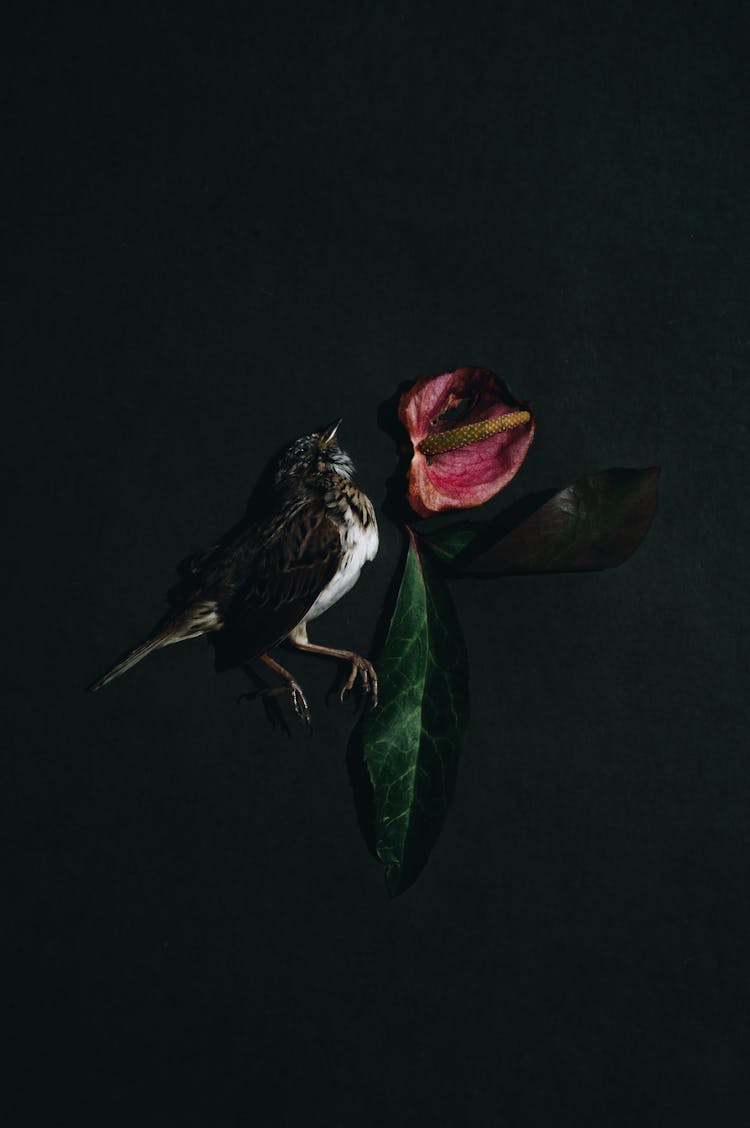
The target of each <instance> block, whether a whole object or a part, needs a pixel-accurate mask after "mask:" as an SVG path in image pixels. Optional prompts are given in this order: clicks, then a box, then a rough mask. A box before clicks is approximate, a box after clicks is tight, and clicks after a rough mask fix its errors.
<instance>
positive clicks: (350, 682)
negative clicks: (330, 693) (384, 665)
mask: <svg viewBox="0 0 750 1128" xmlns="http://www.w3.org/2000/svg"><path fill="white" fill-rule="evenodd" d="M358 677H359V678H361V679H362V689H363V690H364V692H365V693H369V694H370V701H371V704H372V707H373V709H374V708H375V706H376V705H377V703H378V675H377V674H376V673H375V667H374V666H373V664H372V663H371V662H368V661H367V659H366V658H363V657H362V656H361V655H359V654H355V656H354V657H353V658H352V668H351V672H350V674H349V677H348V678H347V679H346V684H345V685H344V688H343V689H342V690H341V698H340V700H341V701H342V702H343V700H344V698H345V697H346V695H347V693H350V692H351V690H352V689H353V688H354V684H355V682H356V681H357V678H358Z"/></svg>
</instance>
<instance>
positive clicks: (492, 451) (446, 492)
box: [398, 367, 535, 517]
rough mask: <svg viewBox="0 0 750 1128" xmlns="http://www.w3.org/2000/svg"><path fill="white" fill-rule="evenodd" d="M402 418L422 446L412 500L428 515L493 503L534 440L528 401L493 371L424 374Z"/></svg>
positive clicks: (413, 467) (413, 471)
mask: <svg viewBox="0 0 750 1128" xmlns="http://www.w3.org/2000/svg"><path fill="white" fill-rule="evenodd" d="M398 415H399V419H400V420H401V422H402V423H403V425H404V427H406V429H407V431H408V432H409V438H410V439H411V442H412V446H413V447H414V454H413V456H412V460H411V464H410V466H409V493H408V499H409V504H410V505H411V507H412V509H413V510H414V511H415V512H416V513H418V514H419V516H420V517H430V516H431V515H432V514H434V513H443V512H445V510H448V509H472V508H473V507H474V506H477V505H483V504H484V502H485V501H489V499H490V498H491V497H494V496H495V494H496V493H498V491H499V490H501V489H502V488H503V486H507V484H508V482H509V481H510V480H511V478H513V477H514V476H515V474H516V473H517V471H518V470H519V468H520V466H521V463H522V462H523V460H524V458H525V457H526V452H527V451H528V449H529V447H530V446H531V441H532V439H533V438H534V425H535V421H534V416H533V415H532V413H531V412H530V411H529V408H528V404H525V403H522V402H521V401H520V400H517V399H516V398H515V396H514V395H513V394H512V393H511V391H510V389H509V388H508V385H507V384H506V383H505V381H504V380H501V379H500V377H499V376H496V375H495V374H494V372H490V371H489V370H488V369H486V368H472V367H466V368H457V369H455V371H453V372H443V373H442V374H441V375H439V376H421V377H420V378H419V379H418V380H416V381H415V382H414V384H412V386H411V387H410V388H409V389H408V390H407V391H406V392H404V394H403V395H402V396H401V400H400V402H399V408H398Z"/></svg>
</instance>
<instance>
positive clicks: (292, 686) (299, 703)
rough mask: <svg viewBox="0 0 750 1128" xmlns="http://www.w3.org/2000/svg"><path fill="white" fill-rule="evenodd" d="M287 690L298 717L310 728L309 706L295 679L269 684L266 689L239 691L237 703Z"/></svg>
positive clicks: (310, 715)
mask: <svg viewBox="0 0 750 1128" xmlns="http://www.w3.org/2000/svg"><path fill="white" fill-rule="evenodd" d="M287 692H289V693H290V694H291V696H292V705H293V707H294V711H295V713H296V714H297V716H298V717H299V719H300V720H301V721H303V722H304V723H305V724H306V725H307V727H308V728H312V714H311V713H310V706H309V705H308V703H307V698H306V697H305V695H304V693H303V692H302V687H301V686H300V685H299V683H298V682H296V681H290V682H289V683H288V684H287V685H278V686H269V687H268V688H267V689H255V690H253V691H252V692H250V693H241V694H240V695H239V697H238V698H237V704H238V705H239V703H240V702H241V701H254V700H255V698H256V697H263V698H268V697H276V696H277V694H279V693H287Z"/></svg>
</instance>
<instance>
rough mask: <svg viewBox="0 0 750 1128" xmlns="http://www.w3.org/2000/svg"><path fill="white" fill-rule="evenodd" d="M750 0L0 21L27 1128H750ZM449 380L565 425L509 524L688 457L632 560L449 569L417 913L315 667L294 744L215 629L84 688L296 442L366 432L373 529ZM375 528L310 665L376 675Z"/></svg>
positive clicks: (7, 493)
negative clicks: (747, 515) (468, 701)
mask: <svg viewBox="0 0 750 1128" xmlns="http://www.w3.org/2000/svg"><path fill="white" fill-rule="evenodd" d="M744 9H745V6H744V5H740V4H735V5H724V6H722V5H707V4H706V5H703V4H701V5H698V4H688V3H684V4H669V3H662V4H656V5H654V6H653V9H652V10H649V9H647V8H646V7H645V6H644V7H643V9H641V8H638V7H637V6H636V5H633V4H630V3H612V4H604V5H600V4H597V5H594V4H581V5H574V4H567V3H559V4H555V5H549V6H546V5H541V4H538V3H537V4H535V3H520V2H510V3H501V4H498V5H489V4H488V5H485V6H483V7H480V8H478V9H475V10H472V11H470V10H468V9H467V8H465V7H464V6H462V5H455V6H453V7H449V6H447V5H441V6H439V7H436V6H430V5H421V4H416V3H403V4H399V5H394V6H386V7H382V6H372V7H364V6H359V5H350V6H348V7H344V6H341V7H334V6H330V5H328V4H323V5H313V6H312V9H309V8H308V9H307V10H297V9H292V8H290V7H285V6H284V5H276V4H274V5H270V4H269V5H255V6H253V7H252V8H250V7H246V8H245V9H244V12H243V14H241V15H235V16H233V17H230V16H228V15H226V14H221V13H219V12H218V11H216V12H212V11H209V9H208V7H206V9H205V10H204V11H203V13H202V14H190V13H189V12H187V11H185V10H180V9H177V8H174V9H171V10H170V9H167V8H162V9H161V11H160V13H153V12H151V13H148V14H147V12H148V9H146V8H143V9H141V8H139V7H138V6H137V5H136V6H130V5H129V6H127V7H125V6H123V8H122V10H121V14H120V16H119V17H118V18H113V17H108V19H107V20H106V21H104V18H103V15H102V13H101V12H99V14H98V15H97V14H96V13H94V12H93V11H92V13H91V14H90V15H89V16H86V17H84V16H83V15H80V14H75V13H71V12H69V11H68V12H66V11H64V6H60V8H58V9H57V10H56V11H55V12H45V13H44V15H43V16H42V15H41V14H29V15H28V18H27V20H26V23H25V24H24V26H23V27H20V26H17V27H16V28H14V29H11V30H10V31H9V32H8V33H7V34H6V35H5V37H4V38H5V42H4V52H5V54H6V55H7V58H6V60H5V64H4V68H3V74H4V79H3V82H4V86H5V89H6V97H5V99H4V106H5V110H6V111H7V127H8V129H7V132H6V141H5V142H4V145H3V149H4V159H3V164H4V171H3V178H4V180H5V182H6V186H7V187H8V188H9V189H10V190H11V193H10V195H9V196H8V198H7V202H6V204H5V206H4V210H3V220H4V226H5V229H6V233H7V235H8V236H9V240H8V244H7V248H6V250H5V251H4V253H3V258H2V294H1V296H2V301H3V313H4V326H5V328H4V338H3V339H4V347H5V349H6V350H7V351H6V356H7V362H6V363H5V364H4V369H5V376H4V392H3V401H4V411H3V423H4V427H3V431H4V434H3V439H2V449H1V451H0V456H1V457H2V465H3V470H4V476H5V479H6V484H5V485H4V487H3V491H2V492H3V500H4V509H5V517H4V522H3V523H4V527H5V530H6V533H7V535H8V540H7V548H6V552H5V564H6V565H7V566H8V577H7V579H6V580H5V583H4V588H3V591H4V600H5V607H4V612H3V620H4V626H5V646H4V650H5V657H6V659H7V669H6V671H5V673H4V676H3V700H4V705H3V727H4V729H5V735H6V736H7V738H8V744H9V747H10V752H11V755H10V758H9V760H8V762H7V764H8V766H7V768H6V769H5V771H4V775H3V784H2V797H3V802H4V806H5V807H6V811H5V814H4V817H3V822H2V827H3V837H4V840H5V845H4V852H5V855H6V858H8V859H9V860H10V865H11V880H10V883H9V884H6V890H7V892H6V897H5V898H4V899H5V901H6V907H7V913H5V914H4V915H5V916H6V923H7V925H8V926H9V927H6V929H5V931H6V933H8V934H9V936H10V939H11V952H10V956H9V958H8V959H7V961H6V963H5V970H6V972H7V973H8V981H9V985H8V987H7V989H6V992H5V997H6V1006H5V1007H4V1010H5V1012H6V1017H7V1018H8V1020H9V1022H8V1024H9V1030H10V1033H11V1035H12V1041H13V1044H14V1047H15V1050H16V1051H17V1052H16V1053H15V1054H14V1055H13V1057H12V1061H11V1063H10V1066H9V1078H8V1082H7V1086H6V1092H9V1093H10V1097H11V1103H12V1108H13V1111H12V1113H11V1114H10V1119H8V1120H7V1121H6V1122H7V1123H9V1124H14V1125H15V1124H27V1123H29V1124H36V1123H39V1124H55V1125H59V1124H67V1123H76V1124H89V1123H91V1124H94V1123H95V1124H119V1123H121V1122H122V1123H128V1124H132V1123H136V1122H139V1123H144V1124H152V1123H153V1124H180V1125H183V1124H187V1123H197V1124H206V1125H234V1124H240V1123H242V1124H246V1123H254V1122H256V1123H259V1124H274V1125H275V1124H306V1123H310V1124H321V1125H352V1124H362V1125H364V1124H368V1125H369V1124H373V1125H381V1124H387V1123H391V1124H399V1125H400V1124H406V1123H429V1124H434V1125H450V1126H452V1125H463V1124H468V1125H493V1126H494V1125H499V1124H508V1125H549V1124H576V1125H582V1124H586V1125H588V1124H592V1125H602V1124H621V1123H622V1124H635V1123H638V1124H686V1123H691V1124H692V1123H696V1124H705V1123H715V1124H729V1123H740V1122H743V1121H744V1115H746V1113H747V1102H746V1096H747V1084H748V1083H747V1061H748V1051H749V1050H750V1040H749V1039H748V1003H749V1002H750V997H749V995H750V981H749V979H748V963H747V950H748V923H749V921H750V912H749V908H750V906H749V905H748V884H747V878H748V872H747V871H748V846H749V845H750V841H749V839H750V833H749V831H748V823H747V798H748V794H747V793H748V784H749V783H750V762H749V759H748V755H747V749H746V746H745V740H744V739H743V737H744V732H745V729H744V727H743V725H742V717H741V701H742V688H743V682H744V677H743V675H744V671H745V668H746V665H747V652H746V647H745V641H744V640H745V637H746V636H745V635H744V633H743V630H742V626H743V624H742V622H741V619H742V617H743V616H744V614H745V611H744V603H745V592H744V560H743V556H742V553H741V552H740V551H738V547H737V546H738V528H739V523H740V520H741V517H742V516H743V511H744V509H745V504H746V503H745V490H744V486H743V483H744V480H745V477H746V473H747V471H746V457H747V438H748V430H747V420H746V416H745V417H743V416H742V415H741V411H740V402H739V401H740V396H741V394H742V391H743V390H744V388H743V383H744V379H745V372H746V369H747V365H748V357H749V355H750V321H749V320H748V312H749V311H748V292H749V291H748V282H749V281H750V280H749V278H748V256H749V255H750V237H749V236H750V230H749V220H748V188H749V187H750V182H749V178H748V175H747V174H748V151H747V137H748V120H747V118H748V114H747V109H748V66H747V46H748V37H747V19H746V17H745V15H744ZM463 363H478V364H483V365H486V366H488V367H491V368H493V369H495V370H496V371H498V372H500V373H501V374H503V375H504V376H505V377H506V378H507V379H508V380H509V382H510V384H511V387H512V388H513V390H514V391H515V393H516V394H517V395H519V396H521V397H522V398H525V399H526V398H527V399H530V400H532V401H533V403H534V406H535V410H536V412H537V416H538V431H537V436H538V437H537V440H536V442H535V444H534V446H533V448H532V450H531V453H530V455H529V458H528V460H527V463H526V465H525V466H524V468H523V470H522V471H521V474H520V475H519V476H518V478H517V479H516V480H515V481H514V483H513V484H512V485H511V486H510V487H509V489H508V490H507V492H506V494H505V499H507V500H514V499H517V498H519V497H521V496H522V495H523V494H525V493H527V492H531V491H534V490H538V489H543V488H546V487H549V486H555V485H564V484H565V483H567V482H568V481H570V480H572V479H573V478H575V477H577V476H578V475H579V474H580V473H582V472H584V471H588V470H595V469H602V468H604V467H607V466H612V465H631V466H643V465H650V464H653V463H658V464H660V465H661V466H662V467H663V475H662V492H661V503H660V509H659V513H658V516H657V519H656V522H655V524H654V526H653V527H652V530H651V532H650V534H649V536H648V538H647V540H646V542H645V544H644V545H643V547H642V548H641V549H640V550H639V552H638V553H637V554H636V555H635V556H634V557H633V558H632V560H631V561H630V562H629V563H627V564H626V565H625V566H624V567H622V568H621V569H619V570H615V571H613V572H608V573H601V574H596V575H589V576H559V577H550V578H533V577H532V578H526V579H524V578H519V579H513V580H505V581H498V582H496V583H480V582H473V581H472V582H465V583H462V584H459V585H455V586H454V594H455V598H456V601H457V605H458V609H459V613H460V616H461V619H462V622H463V624H464V626H465V631H466V637H467V644H468V648H469V653H470V656H471V661H472V703H473V719H472V724H471V729H470V734H469V738H468V741H467V747H466V755H465V757H464V760H463V763H462V767H461V772H460V776H459V783H458V788H457V793H456V797H455V801H454V806H453V809H452V812H451V815H450V818H449V821H448V823H447V825H446V827H445V830H444V833H443V835H442V837H441V839H440V841H439V843H438V845H437V847H436V849H435V851H434V854H433V857H432V859H431V861H430V863H429V866H428V868H427V869H426V871H425V872H424V874H423V875H422V877H421V879H420V880H419V882H418V883H417V884H416V885H415V886H414V887H413V888H412V889H411V890H410V891H409V892H408V893H406V894H405V895H404V896H403V897H401V898H399V899H396V900H395V901H389V899H388V897H387V895H386V892H385V888H384V882H383V875H382V871H381V870H380V868H379V866H378V865H377V864H376V862H375V861H374V860H373V859H372V858H371V856H370V855H369V854H368V852H367V850H366V847H365V845H364V842H363V840H362V837H361V835H360V831H359V828H358V825H357V819H356V815H355V811H354V806H353V803H352V795H351V785H350V780H349V776H348V772H347V766H346V744H347V739H348V733H349V730H350V728H351V725H352V723H353V719H354V716H355V711H354V706H353V705H352V703H351V702H350V703H348V704H346V705H344V706H343V707H342V706H340V705H339V704H338V702H337V701H336V699H335V697H333V698H332V699H331V701H330V702H329V704H328V705H326V702H325V694H326V692H327V691H328V690H329V689H330V687H331V685H332V683H333V679H334V674H335V671H334V668H333V667H332V666H330V665H329V664H327V663H324V662H320V661H316V660H314V659H308V658H304V657H296V658H295V657H291V658H290V659H289V664H290V666H291V667H292V668H293V669H294V670H295V671H296V672H297V673H298V674H299V676H300V678H301V679H302V681H303V684H304V685H305V687H306V689H307V690H308V692H309V696H310V698H311V702H312V706H313V710H314V715H315V732H314V735H313V736H312V738H309V737H308V736H306V734H305V733H304V731H302V728H301V726H296V725H294V726H292V731H291V736H290V737H285V736H284V735H283V734H282V733H279V732H276V731H274V730H273V729H271V728H270V727H269V726H268V724H267V723H266V721H265V719H264V715H263V710H262V708H261V707H260V705H258V704H257V703H256V704H255V705H252V704H249V705H245V706H243V707H237V706H236V705H235V698H236V696H237V694H238V693H239V692H241V691H242V690H243V689H244V688H246V683H245V682H244V680H243V678H242V676H241V675H240V674H237V673H232V674H227V675H224V676H221V677H218V676H216V675H215V674H214V673H213V667H212V661H211V655H210V652H208V651H207V649H206V648H205V647H204V645H203V644H202V643H200V642H195V643H190V644H185V645H184V646H180V647H175V648H174V649H171V650H168V651H165V652H162V653H161V654H158V655H156V656H154V657H152V658H151V659H150V660H149V661H148V662H146V663H144V664H143V665H142V666H140V667H139V668H138V669H137V670H135V671H134V672H132V673H131V674H129V675H128V677H127V678H126V679H123V680H122V681H120V682H117V683H116V684H114V685H112V686H111V687H108V688H107V689H106V691H104V692H102V693H101V694H99V695H97V696H96V697H90V696H88V695H87V694H85V693H84V690H83V687H84V686H85V685H86V684H87V683H88V682H89V681H90V680H91V679H92V678H93V677H94V676H95V675H97V674H99V673H100V672H101V670H102V669H103V668H104V667H106V665H107V664H108V663H109V662H111V661H112V660H113V659H114V658H115V657H116V656H117V655H118V653H119V652H120V651H121V650H122V649H123V648H124V647H125V646H127V645H130V644H132V643H134V642H135V641H137V640H138V639H139V638H140V637H141V636H142V635H143V634H144V633H145V632H146V631H147V630H148V629H149V628H150V626H151V625H152V623H153V621H154V620H156V619H157V618H158V616H159V615H160V614H161V612H162V609H163V593H164V592H165V591H166V589H167V588H168V587H169V585H170V583H171V580H172V569H173V567H174V565H175V564H176V562H177V561H178V560H180V559H181V558H182V557H183V556H185V555H186V554H187V553H188V552H190V551H191V550H194V549H197V548H199V547H201V546H202V545H204V544H206V543H210V542H211V540H212V539H214V538H215V537H216V536H217V534H219V533H221V532H222V531H223V530H224V529H226V528H227V527H228V526H229V525H231V524H232V523H233V522H234V521H235V520H236V519H237V518H238V517H239V516H240V514H241V513H242V511H243V508H244V505H245V501H246V498H247V496H248V494H249V492H250V490H251V487H252V485H253V483H254V481H255V479H256V477H257V475H258V473H259V471H260V470H261V469H262V467H263V466H264V464H265V463H266V461H267V459H268V458H269V456H270V455H271V454H272V453H273V452H274V450H275V449H276V448H277V447H278V446H279V444H280V443H281V442H283V441H284V440H286V439H288V438H290V437H292V436H294V435H296V434H298V433H300V432H304V431H307V430H309V429H311V428H312V427H314V426H316V425H318V424H321V423H323V422H325V421H327V420H328V419H330V418H332V417H334V416H336V415H343V416H344V424H343V428H342V438H343V440H344V445H345V446H346V447H347V448H348V449H349V450H350V452H351V453H352V455H353V456H354V458H355V461H356V462H357V465H358V480H359V482H360V484H361V485H363V487H364V488H365V489H366V490H367V491H368V492H369V493H370V494H371V496H372V497H373V498H374V500H375V501H376V503H377V505H378V507H379V508H380V506H381V505H382V501H383V498H384V496H385V483H386V480H387V478H388V476H389V475H390V474H391V473H392V471H393V467H394V465H395V459H396V451H395V447H394V443H393V440H392V438H390V437H389V436H388V435H387V434H386V433H385V432H384V431H383V430H382V429H381V428H380V426H379V424H378V407H379V405H380V404H381V403H382V402H383V401H384V400H386V399H387V398H388V397H390V396H391V395H392V393H393V391H394V390H395V388H396V387H397V385H398V384H400V383H401V382H402V381H403V380H406V379H411V378H413V377H414V376H416V375H417V374H419V373H423V372H424V373H429V372H435V371H442V370H445V369H447V368H450V367H454V366H456V365H458V364H463ZM495 508H497V506H495ZM382 526H383V527H382V534H383V535H382V549H381V553H380V555H379V557H378V559H377V560H376V562H375V563H374V564H373V565H372V566H370V567H369V568H368V569H367V570H366V572H365V573H364V574H363V576H362V578H361V580H360V583H359V585H358V587H357V589H356V590H355V591H354V592H353V593H352V594H351V595H350V596H349V597H347V599H346V600H344V601H343V602H342V603H340V604H339V605H338V606H337V607H336V608H335V609H334V610H332V611H331V612H330V613H329V614H328V615H327V616H326V617H325V619H323V620H321V621H320V623H319V624H317V626H316V629H315V630H314V631H313V637H314V638H315V639H317V640H319V641H328V642H331V643H336V642H338V643H339V644H344V645H353V646H357V647H361V648H363V649H364V650H365V652H367V651H368V649H369V648H370V646H371V641H372V636H373V633H374V631H375V628H376V624H377V622H378V619H379V618H380V616H381V615H382V613H383V610H384V604H385V599H386V593H387V591H388V588H389V584H390V581H391V578H392V576H393V573H394V571H395V569H396V566H397V564H398V560H399V555H400V545H401V537H400V533H399V531H398V529H397V528H396V527H395V526H394V525H392V524H389V522H388V521H387V520H385V519H383V521H382ZM745 625H746V621H745Z"/></svg>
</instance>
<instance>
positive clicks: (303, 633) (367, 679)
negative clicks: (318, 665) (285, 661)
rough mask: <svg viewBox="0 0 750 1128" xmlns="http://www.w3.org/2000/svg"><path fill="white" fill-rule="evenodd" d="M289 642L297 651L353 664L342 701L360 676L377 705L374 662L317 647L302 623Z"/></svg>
mask: <svg viewBox="0 0 750 1128" xmlns="http://www.w3.org/2000/svg"><path fill="white" fill-rule="evenodd" d="M288 641H289V642H291V644H292V646H296V648H297V650H304V651H305V652H306V653H307V654H322V655H324V656H325V657H327V658H339V659H341V661H342V662H351V664H352V668H351V673H350V674H349V677H348V678H347V681H346V684H345V686H344V688H343V689H342V690H341V700H342V701H343V700H344V698H345V697H346V695H347V693H348V692H349V690H350V689H352V688H353V686H354V683H355V682H356V680H357V676H358V675H359V677H361V679H362V688H363V689H364V690H365V692H366V693H369V694H370V695H371V698H372V705H373V708H374V707H375V706H376V705H377V703H378V675H377V674H376V673H375V668H374V666H373V665H372V662H368V661H367V659H366V658H363V657H362V655H361V654H355V653H354V651H353V650H339V649H337V648H336V647H333V646H317V645H316V644H315V643H314V642H310V641H309V640H308V637H307V626H306V625H305V623H300V625H299V626H298V627H295V629H294V630H293V631H292V632H291V634H290V635H289V636H288Z"/></svg>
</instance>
